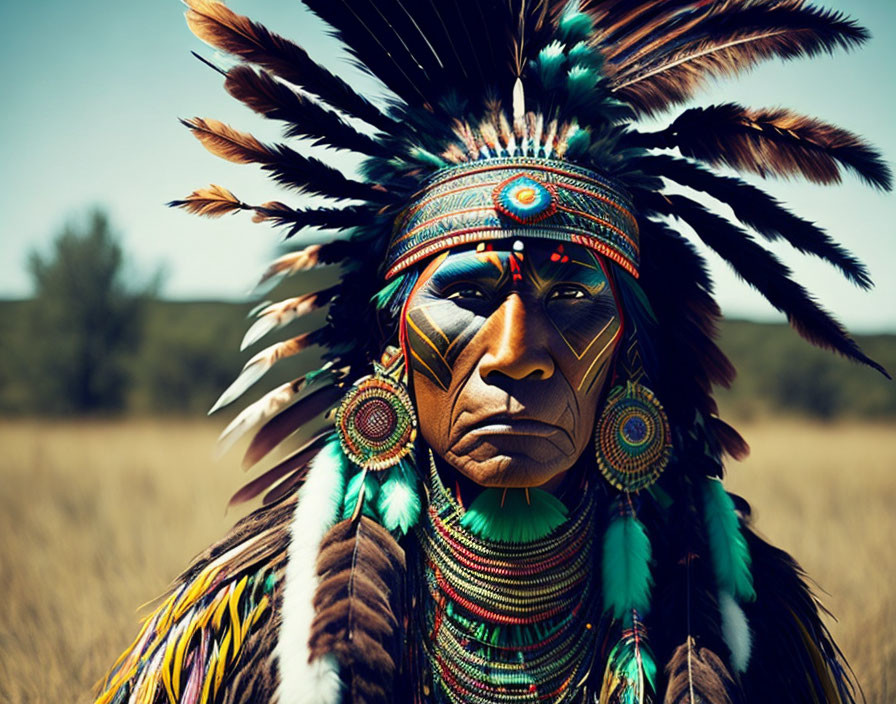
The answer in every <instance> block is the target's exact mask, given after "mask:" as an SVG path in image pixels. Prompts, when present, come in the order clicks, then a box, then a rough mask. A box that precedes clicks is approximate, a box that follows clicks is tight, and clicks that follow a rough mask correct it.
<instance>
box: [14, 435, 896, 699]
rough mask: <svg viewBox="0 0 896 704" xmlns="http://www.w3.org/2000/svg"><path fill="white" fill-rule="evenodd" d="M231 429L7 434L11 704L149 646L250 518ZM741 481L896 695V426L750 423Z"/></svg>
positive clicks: (874, 679)
mask: <svg viewBox="0 0 896 704" xmlns="http://www.w3.org/2000/svg"><path fill="white" fill-rule="evenodd" d="M220 428H221V425H220V423H217V422H214V421H213V422H193V421H175V420H170V421H122V422H93V423H88V422H83V423H75V422H67V423H50V422H32V421H16V422H9V421H6V422H3V423H2V425H0V447H2V448H3V453H2V457H0V487H2V490H0V502H2V505H0V590H2V596H3V598H2V599H0V701H2V702H9V703H10V704H18V703H19V702H28V703H29V704H30V703H38V702H75V701H89V700H90V697H89V690H90V687H91V685H92V684H93V683H94V682H95V681H96V680H97V679H98V678H99V677H100V676H101V675H102V673H103V671H104V670H105V668H106V667H108V666H109V665H110V664H111V663H112V661H113V660H114V659H115V657H116V656H117V655H118V653H119V652H120V651H121V650H122V649H123V648H124V647H125V646H126V645H127V644H128V643H129V642H130V639H131V638H132V637H133V635H134V634H135V633H136V627H137V614H136V607H137V606H138V605H139V604H141V603H143V602H145V601H148V600H150V599H152V598H153V597H154V596H156V595H157V594H158V593H159V592H161V591H162V590H163V589H164V588H165V586H166V585H167V583H168V581H169V580H170V579H171V578H172V577H173V576H174V575H175V574H176V573H177V572H178V571H179V570H180V569H181V568H182V567H183V566H184V565H185V563H186V562H187V561H188V560H189V558H190V557H191V556H192V555H193V554H195V553H196V552H198V551H199V550H201V549H202V548H203V547H204V546H205V545H206V544H207V543H208V542H210V541H212V540H213V539H214V538H215V537H216V536H219V535H220V534H221V533H222V532H223V531H225V530H226V528H227V527H228V526H229V525H230V524H231V523H232V522H233V521H234V520H235V519H236V518H237V517H238V516H237V515H235V514H234V513H232V512H231V514H230V515H225V513H224V510H223V507H224V506H225V505H226V501H227V498H228V496H229V495H230V493H231V492H232V491H233V490H234V489H235V488H236V487H237V486H239V484H240V483H241V482H242V481H243V476H242V474H241V472H240V470H239V469H238V468H237V462H236V459H235V458H234V457H229V456H228V457H226V458H225V459H224V460H222V461H220V462H217V463H216V462H215V461H214V459H213V447H214V440H215V436H216V434H217V432H218V431H219V430H220ZM740 430H741V431H742V432H743V434H744V435H745V436H746V437H747V439H748V440H749V441H750V443H751V445H752V446H753V454H752V456H751V458H750V459H749V460H747V461H746V462H744V463H742V464H739V465H733V466H732V467H731V468H730V477H729V486H730V487H731V488H732V489H733V490H735V491H737V492H738V493H741V494H743V495H745V496H746V497H748V498H749V499H750V501H751V503H752V504H753V506H754V509H755V511H756V513H757V514H758V525H759V528H760V529H761V531H762V532H763V533H764V534H765V535H766V536H768V537H769V538H770V539H772V540H773V541H774V542H776V543H777V544H779V545H781V546H782V547H784V548H786V549H788V550H790V551H792V552H794V553H795V554H796V556H797V557H798V558H799V560H800V561H801V562H802V564H803V566H804V567H805V568H806V569H807V570H808V572H809V573H810V574H811V575H812V576H813V577H814V578H815V580H816V581H817V583H818V585H819V586H820V588H822V589H824V590H825V591H826V592H827V595H826V596H824V602H825V603H826V604H827V605H828V606H829V607H830V608H831V610H832V611H833V612H834V613H836V614H837V615H838V617H839V618H840V622H839V623H834V624H832V630H833V632H834V634H835V635H836V636H837V638H838V640H839V642H840V644H841V646H842V647H843V650H844V651H845V652H846V654H847V656H848V657H849V658H850V660H851V662H852V664H853V666H854V669H855V671H856V673H857V674H858V676H859V679H860V681H861V682H862V685H863V687H864V688H865V692H866V695H867V698H868V701H869V702H871V704H884V703H885V702H890V701H891V700H892V699H893V697H894V694H896V680H894V678H896V637H894V635H893V634H894V632H896V598H894V589H893V580H894V578H896V550H894V549H893V537H892V536H893V535H894V534H896V511H894V510H893V508H892V507H893V506H894V505H896V476H894V471H893V470H894V469H896V426H894V425H867V424H858V423H853V424H839V425H813V424H809V423H807V422H805V421H788V420H775V421H770V420H765V421H751V422H750V423H748V424H741V425H740Z"/></svg>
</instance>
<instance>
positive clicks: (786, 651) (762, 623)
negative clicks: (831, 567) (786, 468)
mask: <svg viewBox="0 0 896 704" xmlns="http://www.w3.org/2000/svg"><path fill="white" fill-rule="evenodd" d="M744 535H745V537H746V539H747V544H748V546H749V549H750V555H751V557H752V573H753V582H754V585H755V587H756V597H757V598H756V601H755V602H753V603H747V604H744V605H743V610H744V613H745V614H746V616H747V620H748V621H749V623H750V628H751V629H752V631H753V649H752V655H751V658H750V667H749V668H748V669H747V671H746V673H745V674H744V675H743V678H742V683H743V687H744V691H745V694H746V697H747V700H748V701H750V702H764V701H778V700H780V697H781V693H782V692H787V693H788V694H787V697H788V699H790V700H791V701H800V702H803V701H805V702H825V703H826V704H840V702H842V703H843V704H855V701H856V699H857V694H860V690H859V689H858V687H857V684H856V682H855V679H854V676H853V674H852V670H850V668H849V665H848V664H847V662H846V660H845V658H844V657H843V653H842V652H841V651H840V649H839V648H838V647H837V645H836V644H835V643H834V641H833V639H832V638H831V634H830V633H829V632H828V629H827V627H826V626H825V625H824V622H823V621H822V620H821V614H822V613H826V612H825V611H824V608H823V607H822V606H821V605H820V604H819V603H818V601H817V600H816V598H815V596H814V595H813V594H812V592H811V590H810V589H809V587H808V585H807V584H806V578H805V574H804V572H803V571H802V569H801V568H800V566H799V565H798V564H797V563H796V562H795V561H794V560H793V558H792V557H790V555H788V554H787V553H785V552H783V551H782V550H778V549H777V548H775V547H772V546H771V545H769V544H768V543H766V542H765V541H764V540H763V539H762V538H760V537H759V536H758V535H756V534H755V533H754V532H753V531H752V530H749V529H747V530H744ZM862 699H864V697H862Z"/></svg>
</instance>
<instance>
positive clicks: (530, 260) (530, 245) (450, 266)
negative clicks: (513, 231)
mask: <svg viewBox="0 0 896 704" xmlns="http://www.w3.org/2000/svg"><path fill="white" fill-rule="evenodd" d="M511 260H515V262H516V263H518V264H520V265H522V264H523V263H526V264H527V265H528V266H530V267H536V268H537V269H539V270H541V271H545V272H547V273H550V274H561V273H568V272H579V273H583V272H582V270H588V271H596V272H602V267H601V263H600V259H599V257H598V255H597V254H596V253H595V252H593V251H592V250H590V249H589V248H587V247H583V246H581V245H577V244H572V243H561V242H553V241H538V240H536V241H532V240H528V241H523V240H511V239H507V240H498V241H494V242H483V243H479V244H478V245H473V246H471V247H470V248H468V249H462V250H454V251H452V252H450V253H449V254H448V256H446V257H445V258H444V259H443V260H442V261H441V262H440V264H439V266H438V267H437V269H436V271H438V272H440V273H444V274H451V273H455V272H457V273H462V274H465V273H470V272H471V270H481V271H482V272H483V273H485V272H487V271H489V270H491V271H492V272H494V271H495V270H496V269H497V270H500V271H503V270H504V269H505V268H506V267H507V265H508V264H510V263H511Z"/></svg>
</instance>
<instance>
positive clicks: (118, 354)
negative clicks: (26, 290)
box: [28, 209, 157, 413]
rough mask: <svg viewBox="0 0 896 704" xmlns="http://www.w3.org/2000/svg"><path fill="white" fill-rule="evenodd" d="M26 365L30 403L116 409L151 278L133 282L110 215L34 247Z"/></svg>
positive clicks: (70, 409)
mask: <svg viewBox="0 0 896 704" xmlns="http://www.w3.org/2000/svg"><path fill="white" fill-rule="evenodd" d="M28 268H29V270H30V272H31V275H32V277H33V279H34V287H35V297H34V299H33V300H32V301H31V302H30V307H31V311H30V314H29V316H28V319H29V333H30V334H29V335H28V337H29V342H30V344H29V356H28V368H29V374H28V376H29V377H30V380H31V391H32V394H33V398H32V401H33V409H32V410H34V411H38V412H49V413H89V412H110V411H117V410H121V409H122V408H123V407H124V405H125V400H126V393H127V389H128V381H129V378H128V374H127V365H128V358H129V355H130V354H131V353H132V351H133V350H134V349H135V347H136V346H137V345H138V344H139V342H140V336H141V331H142V317H143V314H144V310H145V304H146V302H147V300H148V299H149V298H151V297H152V296H153V295H154V293H155V289H156V288H157V285H156V284H155V283H152V284H144V285H143V286H142V287H141V286H139V285H135V284H134V283H133V281H131V280H129V277H128V276H127V275H126V272H125V259H124V253H123V251H122V248H121V245H120V244H119V242H118V238H117V236H116V235H115V234H114V233H113V231H112V228H111V226H110V224H109V218H108V216H107V215H106V214H105V213H104V212H103V211H102V210H99V209H96V210H94V211H92V212H91V213H90V214H89V215H88V217H87V220H86V223H84V224H83V225H76V224H69V225H67V226H66V227H65V228H64V229H63V231H62V232H61V233H60V234H59V236H58V237H57V238H56V239H55V241H54V242H53V245H52V249H51V251H50V253H49V254H47V255H46V256H44V255H42V254H40V253H39V252H36V251H34V252H32V253H31V255H30V257H29V261H28Z"/></svg>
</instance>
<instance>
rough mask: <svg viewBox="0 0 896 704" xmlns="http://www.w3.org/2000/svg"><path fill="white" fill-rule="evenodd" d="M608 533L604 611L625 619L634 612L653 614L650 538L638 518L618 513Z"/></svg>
mask: <svg viewBox="0 0 896 704" xmlns="http://www.w3.org/2000/svg"><path fill="white" fill-rule="evenodd" d="M614 513H615V514H616V515H615V516H614V517H613V519H612V520H611V521H610V525H609V526H607V530H606V533H604V553H603V565H602V567H603V570H602V573H603V587H604V611H612V612H613V617H614V618H621V617H622V616H623V615H625V614H626V613H628V612H630V611H631V610H632V609H636V610H637V611H639V612H640V613H642V614H646V613H647V612H648V611H649V610H650V587H651V584H652V579H651V576H650V554H651V553H650V538H648V537H647V531H646V530H645V528H644V524H643V523H641V521H639V520H638V519H637V518H636V517H635V516H631V515H620V514H619V513H618V512H617V511H614Z"/></svg>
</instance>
